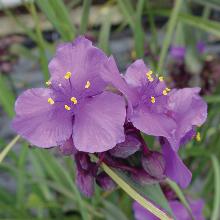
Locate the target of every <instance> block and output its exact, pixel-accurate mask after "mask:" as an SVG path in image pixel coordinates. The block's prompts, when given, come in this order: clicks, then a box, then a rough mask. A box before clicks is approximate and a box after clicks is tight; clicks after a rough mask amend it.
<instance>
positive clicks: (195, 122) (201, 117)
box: [168, 88, 207, 150]
mask: <svg viewBox="0 0 220 220" xmlns="http://www.w3.org/2000/svg"><path fill="white" fill-rule="evenodd" d="M199 92H200V88H185V89H179V90H172V91H171V92H170V94H169V99H168V110H169V111H170V114H171V117H172V118H173V119H174V120H175V121H176V124H177V128H176V132H175V136H174V137H175V141H177V142H178V143H180V141H181V139H182V138H184V136H185V135H186V134H187V133H188V132H190V131H191V130H192V129H193V128H194V127H195V126H201V125H202V124H203V123H204V122H205V120H206V118H207V104H206V103H205V101H204V100H203V99H202V98H201V97H200V96H199ZM169 141H170V142H172V141H173V140H171V139H170V140H169ZM178 145H179V144H178ZM171 146H172V147H173V149H174V150H177V149H178V148H175V147H174V146H173V145H172V143H171Z"/></svg>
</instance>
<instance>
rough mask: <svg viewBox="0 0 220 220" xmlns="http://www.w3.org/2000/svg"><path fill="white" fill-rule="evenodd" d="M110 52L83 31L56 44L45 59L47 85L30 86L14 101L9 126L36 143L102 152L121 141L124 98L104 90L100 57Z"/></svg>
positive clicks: (122, 138)
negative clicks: (71, 39) (70, 40)
mask: <svg viewBox="0 0 220 220" xmlns="http://www.w3.org/2000/svg"><path fill="white" fill-rule="evenodd" d="M107 59H108V58H107V57H106V55H105V54H104V53H103V52H102V51H101V50H99V49H98V48H96V47H94V46H92V43H91V42H90V41H89V40H87V39H85V38H84V37H78V38H77V39H76V40H75V41H74V42H73V43H64V44H62V45H60V46H59V47H58V48H57V52H56V55H55V57H54V58H53V59H52V60H51V62H50V63H49V70H50V73H51V79H50V81H48V82H47V83H46V84H47V85H49V88H48V89H44V88H37V89H29V90H27V91H25V92H24V93H23V94H21V95H20V96H19V97H18V99H17V101H16V104H15V111H16V117H15V119H14V121H13V128H14V129H15V131H16V132H17V133H18V134H20V135H21V136H22V137H24V138H25V139H27V140H28V141H30V143H31V144H34V145H36V146H38V147H43V148H48V147H52V146H57V145H63V144H65V142H66V141H68V140H69V139H70V138H72V139H73V143H74V146H75V147H76V149H78V150H80V151H84V152H90V153H93V152H102V151H106V150H108V149H111V148H113V147H114V146H115V145H116V144H117V143H120V142H123V141H124V128H123V125H124V121H125V115H126V110H125V103H124V100H123V98H122V97H121V96H120V95H117V94H114V93H111V92H108V91H106V86H107V84H106V82H104V81H103V80H102V78H101V77H100V74H101V72H102V66H103V63H104V62H106V60H107Z"/></svg>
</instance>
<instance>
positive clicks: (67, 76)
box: [64, 72, 72, 79]
mask: <svg viewBox="0 0 220 220" xmlns="http://www.w3.org/2000/svg"><path fill="white" fill-rule="evenodd" d="M71 75H72V73H71V72H67V73H66V74H65V76H64V78H65V79H69V78H70V77H71Z"/></svg>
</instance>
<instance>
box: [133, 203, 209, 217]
mask: <svg viewBox="0 0 220 220" xmlns="http://www.w3.org/2000/svg"><path fill="white" fill-rule="evenodd" d="M188 202H189V205H190V208H191V210H192V215H193V217H194V219H195V220H205V218H204V216H203V214H202V211H203V207H204V202H203V200H202V199H198V200H192V199H189V200H188ZM169 205H170V207H171V209H172V211H173V214H174V216H175V218H176V219H177V220H191V219H192V217H191V215H190V214H189V212H188V211H187V209H186V208H185V207H184V205H183V204H182V203H180V202H179V201H178V200H170V201H169ZM133 211H134V215H135V219H136V220H157V219H158V218H157V217H155V216H154V215H153V214H151V213H150V212H149V211H148V210H146V209H145V208H143V207H142V206H141V205H139V203H137V202H134V203H133Z"/></svg>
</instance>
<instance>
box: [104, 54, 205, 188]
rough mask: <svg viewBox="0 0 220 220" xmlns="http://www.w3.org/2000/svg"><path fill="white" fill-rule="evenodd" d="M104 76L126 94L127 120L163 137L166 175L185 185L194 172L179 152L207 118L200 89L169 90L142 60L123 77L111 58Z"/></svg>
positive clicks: (161, 79) (139, 127) (141, 128)
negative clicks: (184, 162) (185, 163)
mask: <svg viewBox="0 0 220 220" xmlns="http://www.w3.org/2000/svg"><path fill="white" fill-rule="evenodd" d="M102 77H103V79H104V80H105V81H106V82H110V83H111V84H112V85H113V86H114V87H116V88H117V89H118V90H120V91H121V92H122V93H123V94H124V96H125V97H126V99H127V103H128V110H127V120H128V121H130V122H132V123H133V125H134V126H135V127H136V128H137V129H139V130H141V131H142V132H144V133H146V134H148V135H153V136H156V137H163V138H164V141H163V143H164V144H163V154H164V158H165V162H166V165H165V174H166V175H167V176H169V177H170V178H171V179H173V180H174V181H176V182H177V183H179V184H180V185H181V186H182V187H186V186H187V185H188V184H189V182H190V180H191V173H190V171H189V170H188V169H187V167H186V166H185V165H184V164H183V162H182V161H181V159H180V158H179V156H178V154H177V152H178V149H179V147H180V145H181V144H183V143H184V142H186V141H187V140H188V139H190V138H191V137H192V134H193V132H194V129H195V126H200V125H202V124H203V123H204V122H205V120H206V117H207V104H206V103H205V102H204V101H203V100H202V98H201V97H200V96H199V91H200V89H199V88H192V89H191V88H186V89H180V90H172V91H170V89H169V88H167V87H166V85H165V83H164V82H163V77H161V76H159V77H157V76H154V75H153V74H152V71H150V70H149V69H148V68H147V67H146V66H145V64H144V62H143V61H142V60H137V61H136V62H134V63H133V64H132V65H130V66H129V67H128V69H127V71H126V73H125V76H124V77H123V78H122V77H121V76H120V73H119V71H118V69H117V66H116V64H115V61H114V59H113V57H110V58H109V60H108V62H107V63H106V64H105V70H104V71H103V75H102ZM174 161H175V162H174ZM182 174H184V175H182Z"/></svg>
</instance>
